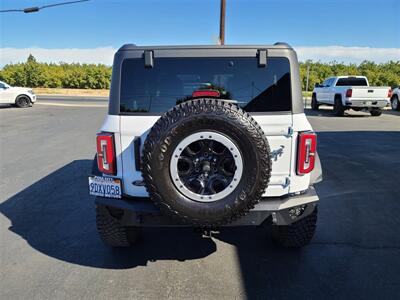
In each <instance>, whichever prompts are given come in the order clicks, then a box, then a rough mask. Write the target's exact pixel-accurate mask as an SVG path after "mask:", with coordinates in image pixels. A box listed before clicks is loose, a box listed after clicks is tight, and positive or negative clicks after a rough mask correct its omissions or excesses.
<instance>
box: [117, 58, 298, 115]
mask: <svg viewBox="0 0 400 300" xmlns="http://www.w3.org/2000/svg"><path fill="white" fill-rule="evenodd" d="M290 79H291V78H290V63H289V60H288V59H287V58H268V61H267V66H266V67H258V60H257V58H255V57H253V58H243V57H242V58H209V57H205V58H155V60H154V66H153V68H145V67H144V61H143V59H126V60H124V61H123V63H122V70H121V94H120V112H122V113H162V112H165V111H167V110H169V109H171V108H172V107H173V106H175V105H177V104H179V103H182V102H184V101H188V100H190V99H193V96H192V94H193V92H194V91H198V90H217V91H219V92H220V98H223V99H228V100H229V101H231V102H233V103H236V104H237V105H238V106H240V107H242V108H243V109H244V110H246V111H248V112H273V111H291V108H292V99H291V82H290Z"/></svg>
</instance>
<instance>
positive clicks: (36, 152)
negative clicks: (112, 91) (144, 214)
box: [0, 99, 400, 299]
mask: <svg viewBox="0 0 400 300" xmlns="http://www.w3.org/2000/svg"><path fill="white" fill-rule="evenodd" d="M50 100H51V99H50ZM50 100H47V101H44V100H43V101H42V102H41V103H40V102H39V103H38V105H34V107H33V108H29V109H17V108H8V107H6V108H1V109H0V158H1V162H0V170H1V181H0V247H1V248H0V254H1V259H0V270H1V271H0V272H1V278H0V298H1V299H67V298H68V299H71V298H87V299H94V298H96V299H110V298H112V299H127V298H132V299H134V298H145V299H170V298H171V299H235V298H239V299H242V298H248V299H266V298H273V299H288V298H295V297H296V298H301V299H311V298H314V299H321V298H324V299H327V298H339V299H343V298H357V299H366V298H380V299H396V298H397V299H399V297H400V234H399V228H400V218H399V211H400V198H399V195H400V184H399V178H400V176H399V175H400V155H399V153H400V113H397V112H392V111H384V113H383V115H382V116H381V117H371V116H370V115H368V114H366V113H354V112H352V113H351V115H350V116H347V117H342V118H338V117H334V116H332V115H331V114H330V112H329V110H324V111H322V112H318V113H314V112H310V111H307V114H308V115H309V120H310V122H311V123H312V125H313V127H314V129H315V130H316V131H317V132H318V133H319V134H318V142H319V155H320V157H321V161H322V167H323V170H324V181H323V182H322V183H320V184H319V185H318V186H317V191H318V193H319V196H320V199H321V201H320V206H319V221H318V229H317V233H316V236H315V237H314V239H313V241H312V243H311V245H310V246H308V247H306V248H304V249H302V250H287V249H282V248H279V247H276V246H275V245H274V244H273V243H271V242H270V241H269V239H268V238H266V231H265V230H264V229H254V228H251V229H244V228H240V229H231V230H224V231H222V232H221V234H219V235H217V236H216V237H215V238H214V239H213V240H210V239H202V238H200V235H199V234H198V233H194V232H192V231H191V230H187V229H185V230H183V229H168V230H161V229H160V230H157V229H153V230H148V231H146V232H145V234H144V237H143V239H142V241H141V242H140V243H139V244H138V245H137V246H136V247H134V248H132V249H125V250H113V249H110V248H107V247H105V246H104V245H103V244H102V243H101V241H100V240H99V238H98V235H97V233H96V229H95V215H94V204H93V198H91V197H89V196H88V192H87V187H86V185H87V179H86V176H87V174H88V173H90V169H91V164H92V159H93V155H94V152H95V133H96V132H97V130H98V129H99V127H100V125H101V123H102V121H103V118H104V115H105V113H106V108H105V103H104V101H101V100H98V101H97V102H96V103H93V102H90V101H89V100H87V101H86V100H85V101H75V102H73V101H72V102H71V101H69V102H68V101H65V102H62V103H64V104H68V105H64V106H59V105H56V104H54V103H55V102H51V101H50ZM50 103H53V104H50ZM60 103H61V102H60ZM62 103H61V104H62Z"/></svg>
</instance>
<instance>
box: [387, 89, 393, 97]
mask: <svg viewBox="0 0 400 300" xmlns="http://www.w3.org/2000/svg"><path fill="white" fill-rule="evenodd" d="M392 95H393V91H392V89H391V88H389V91H388V95H387V96H388V98H392Z"/></svg>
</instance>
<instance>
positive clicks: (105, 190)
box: [89, 176, 122, 198]
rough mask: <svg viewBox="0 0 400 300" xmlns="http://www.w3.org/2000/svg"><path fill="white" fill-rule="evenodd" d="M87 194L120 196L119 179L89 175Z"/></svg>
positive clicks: (110, 196)
mask: <svg viewBox="0 0 400 300" xmlns="http://www.w3.org/2000/svg"><path fill="white" fill-rule="evenodd" d="M89 194H90V195H93V196H100V197H107V198H121V196H122V189H121V180H120V179H116V178H110V177H101V176H90V177H89Z"/></svg>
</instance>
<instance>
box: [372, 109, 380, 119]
mask: <svg viewBox="0 0 400 300" xmlns="http://www.w3.org/2000/svg"><path fill="white" fill-rule="evenodd" d="M370 114H371V116H373V117H379V116H380V115H381V114H382V109H380V108H373V109H371V111H370Z"/></svg>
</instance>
